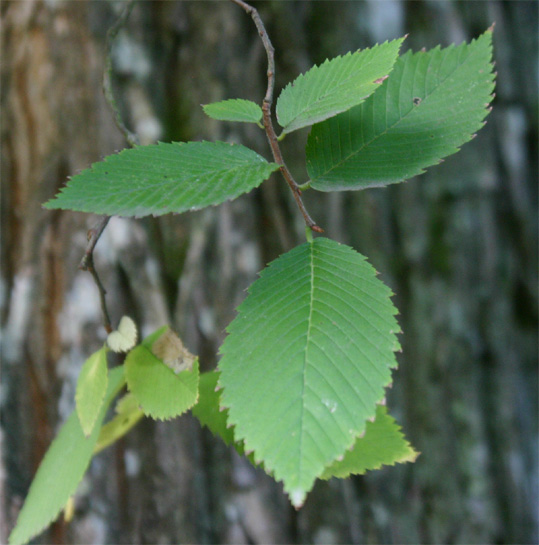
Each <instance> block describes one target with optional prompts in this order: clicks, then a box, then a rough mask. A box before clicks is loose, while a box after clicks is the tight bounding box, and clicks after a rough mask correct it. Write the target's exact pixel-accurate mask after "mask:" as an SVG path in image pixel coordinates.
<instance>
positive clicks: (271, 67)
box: [231, 0, 324, 233]
mask: <svg viewBox="0 0 539 545" xmlns="http://www.w3.org/2000/svg"><path fill="white" fill-rule="evenodd" d="M231 2H234V4H237V5H238V6H240V7H241V8H242V9H243V10H245V11H246V12H247V13H248V14H249V15H250V16H251V18H252V19H253V21H254V23H255V25H256V28H257V30H258V34H259V35H260V38H261V40H262V43H263V44H264V49H265V50H266V54H267V57H268V71H267V76H268V87H267V90H266V96H265V97H264V100H263V101H262V112H263V123H264V129H265V130H266V136H267V137H268V142H269V145H270V148H271V152H272V154H273V158H274V159H275V162H276V163H277V164H278V165H279V170H280V171H281V174H282V175H283V178H284V179H285V181H286V183H287V184H288V186H289V187H290V189H291V191H292V195H293V196H294V199H295V201H296V204H297V205H298V208H299V209H300V211H301V213H302V215H303V219H304V220H305V223H306V224H307V226H308V227H309V228H310V229H311V230H313V231H316V232H317V233H323V232H324V230H323V229H322V228H321V227H319V226H318V225H317V224H316V222H315V221H314V220H313V219H312V218H311V216H310V215H309V213H308V212H307V209H306V208H305V205H304V204H303V200H302V198H301V189H300V188H299V186H298V184H297V183H296V181H295V180H294V177H293V176H292V173H291V172H290V170H288V167H287V166H286V164H285V162H284V159H283V155H282V153H281V149H280V148H279V142H278V140H277V135H276V134H275V129H274V128H273V122H272V119H271V106H272V104H273V90H274V87H275V58H274V53H275V50H274V48H273V45H272V43H271V41H270V39H269V36H268V33H267V31H266V27H265V26H264V23H263V22H262V19H261V18H260V15H259V14H258V11H257V10H256V8H254V7H253V6H251V5H249V4H247V3H246V2H244V1H243V0H231Z"/></svg>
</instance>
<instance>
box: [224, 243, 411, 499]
mask: <svg viewBox="0 0 539 545" xmlns="http://www.w3.org/2000/svg"><path fill="white" fill-rule="evenodd" d="M333 242H335V241H333ZM309 244H310V246H311V260H312V257H313V250H312V249H313V247H314V240H313V241H310V242H309ZM337 244H338V245H339V246H346V245H343V244H341V243H340V242H337ZM350 248H351V247H350ZM352 249H353V248H352ZM354 251H355V250H354ZM357 253H358V254H359V252H357ZM359 255H361V256H362V257H363V258H364V261H365V262H366V263H367V264H368V265H369V267H371V268H372V269H373V270H374V272H375V273H376V276H378V274H379V273H378V271H376V269H375V268H374V267H373V266H372V264H371V263H370V262H369V261H368V260H367V258H366V257H365V256H363V255H362V254H359ZM277 259H278V258H277ZM270 264H271V263H270ZM270 264H268V265H267V266H266V267H264V268H263V269H262V270H261V271H260V272H259V273H258V278H260V277H261V275H262V273H263V272H264V271H265V270H266V269H267V267H268V266H269V265H270ZM253 284H254V282H252V283H251V284H250V285H249V286H248V288H247V289H246V292H247V296H248V295H249V294H250V293H251V286H252V285H253ZM384 286H385V287H386V288H388V290H389V297H390V298H391V296H393V295H394V294H393V292H392V291H391V290H390V288H389V287H388V286H387V285H386V284H384ZM244 300H245V299H244ZM242 302H243V301H242ZM240 304H241V303H240ZM393 309H394V312H392V315H393V316H397V315H398V310H397V308H396V307H395V306H394V305H393ZM236 316H237V314H236ZM233 321H234V320H232V321H231V322H230V324H232V322H233ZM230 324H229V325H228V326H227V327H226V328H225V331H226V333H227V334H229V329H228V328H229V326H230ZM397 325H398V330H397V331H392V333H394V334H395V336H396V335H397V334H399V333H402V330H401V328H400V324H398V322H397ZM392 350H393V353H396V352H397V351H398V350H400V343H399V342H398V340H397V341H396V346H394V347H393V349H392ZM219 353H220V354H221V348H219ZM397 366H398V362H397V359H396V358H394V360H393V363H392V365H389V369H396V368H397ZM392 384H393V378H392V377H390V379H389V380H388V382H387V383H386V384H384V386H383V389H384V391H385V389H386V388H388V387H389V386H390V385H392ZM217 387H218V388H219V389H221V390H222V395H221V398H220V404H219V410H220V411H224V410H228V420H229V423H230V426H234V428H235V432H237V431H239V428H238V422H237V421H234V419H233V418H232V417H231V413H230V408H231V407H230V405H229V404H228V403H227V402H226V399H225V396H226V388H224V387H223V385H222V384H221V377H220V376H219V380H218V381H217ZM385 395H386V394H385V392H384V393H383V394H382V396H381V398H380V399H379V400H378V401H377V402H376V404H375V405H374V406H373V410H372V414H371V415H370V416H369V417H367V419H366V420H365V421H364V428H363V430H364V429H365V427H366V423H367V421H368V420H369V419H371V418H373V417H375V416H376V407H377V406H378V405H379V404H380V403H381V402H382V401H383V399H384V398H385ZM363 430H361V429H360V430H350V432H351V433H350V442H349V443H348V445H347V446H346V448H345V449H344V450H343V453H344V452H346V451H347V450H348V449H350V448H351V447H352V446H353V445H354V442H355V441H356V439H357V437H358V436H359V435H360V434H361V433H362V431H363ZM234 435H235V439H236V440H235V443H236V442H240V441H243V444H244V447H245V452H253V454H254V459H255V461H256V463H257V465H262V467H264V470H265V471H266V473H267V474H268V475H271V476H272V477H273V479H274V480H275V481H276V482H282V483H283V488H284V491H285V493H286V494H287V495H288V497H289V498H290V501H291V503H292V505H293V506H294V507H295V508H296V509H299V508H301V507H302V506H303V504H304V502H305V499H306V497H307V495H308V494H309V492H310V491H311V490H312V488H313V486H314V484H315V482H316V479H319V478H320V475H322V473H323V472H324V470H325V468H326V467H327V466H328V465H330V464H331V463H333V462H334V460H335V459H333V460H329V461H328V462H327V464H326V465H325V466H324V467H323V468H322V469H321V470H320V473H319V474H318V475H317V476H316V477H315V478H314V479H313V482H312V483H311V487H310V488H309V489H308V490H305V491H302V494H301V497H299V496H296V497H293V495H294V493H295V491H290V490H288V489H287V487H286V484H285V482H284V477H282V476H280V475H279V474H277V473H276V472H275V469H270V468H267V467H266V463H265V461H264V460H262V459H260V458H257V449H255V448H254V446H253V445H252V444H251V443H250V442H249V441H248V440H247V438H245V437H242V436H241V435H240V434H238V435H237V436H236V433H235V434H234Z"/></svg>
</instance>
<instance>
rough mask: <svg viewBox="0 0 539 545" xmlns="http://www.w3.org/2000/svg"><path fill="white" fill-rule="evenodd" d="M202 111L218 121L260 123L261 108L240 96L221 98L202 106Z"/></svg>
mask: <svg viewBox="0 0 539 545" xmlns="http://www.w3.org/2000/svg"><path fill="white" fill-rule="evenodd" d="M203 108H204V113H205V114H206V115H208V116H209V117H211V118H213V119H218V120H219V121H240V122H244V123H260V120H261V119H262V108H260V106H259V105H258V104H255V103H254V102H251V101H250V100H243V99H241V98H236V99H231V100H222V101H221V102H213V103H212V104H206V105H205V106H203Z"/></svg>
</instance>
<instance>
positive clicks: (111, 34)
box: [103, 0, 139, 148]
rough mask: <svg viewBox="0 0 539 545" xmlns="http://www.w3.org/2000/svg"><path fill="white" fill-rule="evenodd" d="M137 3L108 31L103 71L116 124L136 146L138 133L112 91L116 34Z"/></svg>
mask: <svg viewBox="0 0 539 545" xmlns="http://www.w3.org/2000/svg"><path fill="white" fill-rule="evenodd" d="M134 5H135V0H131V1H130V2H129V3H128V4H127V6H126V7H125V9H124V10H123V12H122V13H121V15H120V16H119V17H118V19H117V20H116V22H115V23H114V24H113V25H112V26H111V27H110V28H109V30H108V32H107V46H106V50H107V52H106V55H105V70H104V71H103V94H104V95H105V99H106V101H107V103H108V105H109V106H110V108H111V110H112V113H113V114H114V121H115V122H116V125H117V126H118V128H119V129H120V131H121V133H122V134H123V135H124V137H125V139H126V140H127V143H128V144H129V145H130V146H131V147H132V148H134V147H135V146H136V145H138V143H139V142H138V137H137V135H136V134H134V133H132V132H131V131H130V130H129V129H128V128H127V127H126V126H125V125H124V122H123V121H122V117H121V115H120V110H119V109H118V105H117V104H116V100H115V99H114V93H113V92H112V77H111V76H112V55H111V53H112V44H113V43H114V40H115V39H116V36H117V35H118V32H120V29H121V28H122V27H123V25H124V24H125V22H126V21H127V19H128V17H129V15H130V14H131V10H132V9H133V6H134Z"/></svg>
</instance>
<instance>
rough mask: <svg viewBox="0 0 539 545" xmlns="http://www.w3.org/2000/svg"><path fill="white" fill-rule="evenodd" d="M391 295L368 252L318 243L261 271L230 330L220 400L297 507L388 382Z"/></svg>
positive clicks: (393, 328) (393, 342)
mask: <svg viewBox="0 0 539 545" xmlns="http://www.w3.org/2000/svg"><path fill="white" fill-rule="evenodd" d="M390 295H391V292H390V290H389V288H387V287H386V286H385V285H384V284H383V283H382V282H380V280H378V279H377V278H376V271H375V270H374V269H373V268H372V267H371V266H370V265H369V264H368V263H367V262H366V260H365V258H364V257H363V256H362V255H360V254H358V253H357V252H356V251H354V250H353V249H352V248H349V247H347V246H343V245H341V244H338V243H336V242H333V241H331V240H328V239H325V238H317V239H315V240H314V241H313V242H311V243H305V244H303V245H301V246H298V247H297V248H295V249H294V250H292V251H290V252H288V253H287V254H284V255H282V256H281V257H280V258H278V259H277V260H276V261H274V262H273V263H271V264H270V265H269V266H268V267H267V268H266V269H265V270H264V271H262V273H261V275H260V278H259V279H258V280H257V281H256V282H255V283H254V284H253V285H252V286H251V287H250V288H249V295H248V297H247V298H246V299H245V301H244V302H243V303H242V304H241V305H240V307H239V308H238V316H237V317H236V319H235V320H234V321H233V322H232V323H231V324H230V326H229V328H228V332H229V335H228V337H227V338H226V340H225V342H224V344H223V346H222V348H221V353H222V354H223V357H222V359H221V361H220V363H219V369H220V371H221V377H220V379H219V384H220V385H221V386H222V387H223V393H222V404H223V406H224V407H228V408H229V420H230V423H231V424H233V425H235V436H236V439H238V440H242V439H243V440H244V441H245V446H246V448H247V449H248V450H254V454H255V459H256V460H260V461H263V462H264V465H265V467H266V468H267V470H268V471H269V472H272V473H273V474H274V476H275V478H276V479H277V480H283V482H284V487H285V490H286V491H287V492H288V494H289V495H290V498H291V500H292V503H293V504H294V505H296V506H300V505H301V504H302V502H303V501H304V498H305V496H306V493H307V492H308V491H309V490H310V489H311V487H312V485H313V482H314V480H315V479H316V477H318V476H319V475H321V474H322V472H323V471H324V468H325V467H326V466H327V465H328V464H329V463H331V462H333V460H335V458H337V457H338V456H340V455H341V454H343V453H344V451H345V450H346V449H347V448H349V447H350V446H351V445H352V444H353V443H354V441H355V438H356V437H357V436H358V435H359V434H360V433H362V432H363V430H364V429H365V422H366V420H367V419H368V418H372V417H373V416H374V415H375V410H376V403H377V402H379V401H380V400H381V398H382V397H383V395H384V387H385V386H387V385H388V384H389V383H390V381H391V372H390V369H391V368H392V367H395V366H396V360H395V355H394V353H393V352H394V351H395V350H397V349H398V348H399V344H398V341H397V338H396V335H395V334H396V333H398V332H399V331H400V329H399V325H398V323H397V321H396V319H395V317H394V315H395V314H396V309H395V307H394V306H393V304H392V303H391V300H390Z"/></svg>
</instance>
